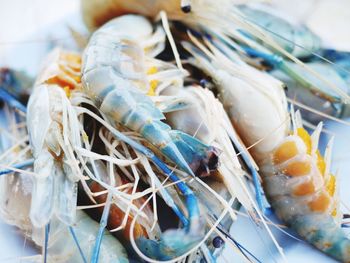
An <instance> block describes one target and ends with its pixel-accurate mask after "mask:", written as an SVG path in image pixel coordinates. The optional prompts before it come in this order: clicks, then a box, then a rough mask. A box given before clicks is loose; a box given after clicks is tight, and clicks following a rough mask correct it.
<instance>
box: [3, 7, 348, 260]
mask: <svg viewBox="0 0 350 263" xmlns="http://www.w3.org/2000/svg"><path fill="white" fill-rule="evenodd" d="M245 2H246V1H238V0H236V1H229V0H219V1H210V0H193V1H189V0H188V1H186V0H182V1H180V0H178V1H176V0H168V1H164V0H157V1H150V0H144V1H141V0H130V1H120V0H108V1H107V0H82V1H81V6H82V10H81V12H82V16H83V18H84V22H85V24H86V26H87V28H89V30H90V32H91V34H90V35H89V37H88V38H87V39H86V41H82V42H81V43H85V42H86V45H85V44H84V45H83V46H82V49H81V50H79V51H72V50H69V49H62V48H60V47H56V48H54V49H53V50H52V51H51V52H50V53H49V54H48V55H47V57H46V59H45V61H43V63H42V67H41V70H40V72H38V74H37V76H36V77H35V79H33V80H31V79H30V77H28V76H26V75H25V74H24V73H23V72H17V71H14V70H11V69H2V70H1V71H0V99H1V100H2V101H3V103H2V105H1V114H2V117H1V118H2V120H3V124H2V127H1V133H0V147H1V153H0V156H1V157H0V167H1V171H0V175H1V177H0V187H1V192H0V216H1V218H2V219H3V220H4V221H5V222H7V223H8V224H11V225H15V226H16V227H17V228H19V229H20V231H21V232H22V233H23V235H25V236H26V238H28V239H30V240H31V241H32V242H33V244H35V246H37V247H38V248H39V249H41V252H40V253H38V255H36V256H31V257H26V258H25V260H26V262H27V261H28V262H45V263H46V262H93V263H97V262H217V261H220V260H223V259H222V253H223V250H224V248H225V247H226V248H227V249H230V250H232V253H235V254H237V255H238V256H239V257H240V259H241V260H242V262H246V261H248V262H261V261H260V260H259V259H258V258H257V257H256V256H254V251H249V250H248V249H247V248H246V247H245V245H246V244H241V243H239V242H238V241H237V240H236V237H235V234H234V233H231V232H230V228H231V226H232V225H233V224H235V222H236V221H237V218H238V216H244V217H248V218H250V219H251V220H252V221H253V222H254V225H255V227H256V228H257V229H259V231H260V232H261V235H262V236H263V238H264V239H266V240H270V241H271V242H272V244H273V246H274V249H275V250H276V251H278V254H279V258H278V260H287V258H286V257H285V255H284V252H283V246H282V244H279V242H278V240H276V238H275V237H274V234H273V232H272V231H271V229H272V228H276V229H278V230H279V231H281V232H283V233H286V234H288V235H289V236H291V237H293V238H300V239H303V240H305V241H306V242H308V243H310V244H311V245H313V246H314V247H315V248H316V249H318V250H320V251H322V252H324V253H325V254H327V255H328V256H330V257H333V258H334V259H336V260H338V261H341V262H350V238H349V237H348V236H347V233H346V231H345V226H346V224H345V223H344V221H343V219H344V218H347V217H348V216H347V214H346V211H342V208H341V207H340V204H341V200H340V197H339V190H342V189H341V187H340V186H339V185H338V179H337V176H336V174H335V173H334V172H332V171H331V163H332V159H331V156H332V145H333V141H334V138H331V139H330V141H329V142H328V144H327V146H326V147H325V149H324V150H321V149H320V147H319V140H320V137H321V135H322V133H323V132H324V128H323V125H322V120H324V119H326V118H328V119H331V120H335V121H338V122H340V123H343V124H344V125H348V123H347V122H346V121H345V120H343V119H342V118H345V117H347V116H348V103H349V101H350V97H349V94H350V92H349V88H348V84H349V80H350V78H349V76H350V75H349V71H348V69H349V65H350V55H349V54H348V53H346V52H340V51H337V50H330V49H325V48H324V47H323V45H322V41H321V40H320V39H319V37H318V36H317V35H315V34H314V33H312V32H311V31H310V30H309V29H308V28H307V27H306V26H304V25H293V24H291V23H289V22H288V21H286V20H284V19H283V18H280V17H277V16H275V15H273V14H272V13H270V12H268V10H263V9H256V8H253V7H251V6H249V5H246V3H245ZM287 87H288V88H287ZM28 97H29V99H28ZM347 212H348V211H347ZM271 213H273V214H274V215H276V216H277V218H278V222H275V221H272V220H271V217H270V215H271ZM285 229H287V230H285ZM289 230H292V231H294V232H286V231H289Z"/></svg>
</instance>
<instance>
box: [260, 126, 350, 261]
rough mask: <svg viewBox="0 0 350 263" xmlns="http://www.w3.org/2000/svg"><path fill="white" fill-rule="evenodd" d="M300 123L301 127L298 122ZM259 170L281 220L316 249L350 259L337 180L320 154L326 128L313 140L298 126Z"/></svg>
mask: <svg viewBox="0 0 350 263" xmlns="http://www.w3.org/2000/svg"><path fill="white" fill-rule="evenodd" d="M299 123H300V122H299ZM295 126H296V127H295V128H294V130H293V131H292V132H291V134H290V135H289V136H287V137H286V138H285V139H284V140H282V141H281V142H280V143H279V145H278V146H277V147H276V148H275V149H274V150H273V152H272V154H271V155H269V157H267V159H265V163H264V164H262V165H261V169H262V173H263V174H264V176H265V177H264V189H265V192H266V195H267V197H268V199H269V201H270V203H271V206H272V207H273V208H274V210H275V212H276V213H277V215H278V217H279V218H281V219H282V220H283V221H285V222H287V223H288V224H290V225H291V227H292V228H294V229H295V230H296V231H297V232H298V234H299V235H301V236H302V237H303V238H305V239H306V240H307V241H309V242H310V243H312V244H313V245H314V246H316V247H317V248H319V249H320V250H322V251H324V252H325V253H327V254H329V255H331V256H332V257H334V258H336V259H338V260H341V261H343V262H349V260H350V240H349V239H348V238H347V237H346V234H345V233H344V232H343V231H342V230H341V228H340V219H341V218H342V214H341V212H340V211H339V200H338V195H337V185H336V183H337V181H336V177H335V176H334V175H333V174H331V173H330V172H329V165H330V148H331V143H330V144H329V146H328V148H327V150H326V156H325V158H323V157H322V155H321V154H320V152H319V150H318V138H319V134H320V130H321V128H322V125H319V126H318V129H316V130H315V132H314V133H313V134H312V135H311V136H310V135H309V134H308V132H307V131H306V130H305V129H304V128H303V127H302V126H301V125H300V124H298V122H297V124H295Z"/></svg>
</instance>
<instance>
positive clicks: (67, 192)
mask: <svg viewBox="0 0 350 263" xmlns="http://www.w3.org/2000/svg"><path fill="white" fill-rule="evenodd" d="M66 170H67V169H65V170H64V171H63V170H61V169H59V170H58V171H59V172H57V173H60V176H58V178H57V181H58V182H57V190H58V192H57V208H58V209H57V211H56V213H57V217H58V218H59V219H60V220H61V221H62V222H64V223H65V224H67V225H73V224H74V223H75V221H76V204H77V199H78V185H77V183H76V182H74V181H72V180H71V179H69V178H68V176H67V175H66V173H67V171H66ZM69 172H71V173H72V171H71V170H70V171H69Z"/></svg>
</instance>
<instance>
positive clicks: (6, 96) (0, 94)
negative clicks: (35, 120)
mask: <svg viewBox="0 0 350 263" xmlns="http://www.w3.org/2000/svg"><path fill="white" fill-rule="evenodd" d="M0 99H2V100H3V101H5V102H7V103H8V104H9V105H10V106H11V107H14V108H17V109H19V110H20V111H22V112H24V113H25V112H26V111H27V109H26V107H25V106H24V105H23V104H22V103H21V102H19V101H18V100H17V99H16V98H15V97H13V96H12V95H11V94H10V93H9V92H7V91H6V90H5V89H3V88H2V87H1V86H0Z"/></svg>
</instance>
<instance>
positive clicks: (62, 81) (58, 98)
mask: <svg viewBox="0 0 350 263" xmlns="http://www.w3.org/2000/svg"><path fill="white" fill-rule="evenodd" d="M74 59H76V58H75V56H74V55H73V54H72V55H71V54H65V53H61V52H60V51H59V50H56V51H54V52H53V53H52V54H51V57H49V59H48V62H49V64H48V65H46V66H45V69H44V70H43V71H42V72H41V74H40V75H39V77H38V79H37V82H36V84H35V87H34V91H33V94H32V95H31V96H30V99H29V103H28V112H27V126H28V131H29V137H30V144H31V147H32V153H33V157H34V159H35V161H34V173H35V174H36V176H35V179H34V186H33V194H32V203H31V210H30V218H31V220H32V223H33V224H34V226H36V227H42V226H43V225H45V224H47V223H48V222H49V220H50V219H51V217H52V216H53V214H56V215H57V217H58V218H59V219H61V220H62V221H63V222H65V223H66V224H68V225H71V224H73V223H74V220H75V210H76V202H77V184H76V183H77V181H78V180H79V179H80V176H79V175H80V174H79V168H78V167H77V165H76V163H75V159H74V156H73V150H72V149H73V148H74V146H79V145H80V133H79V129H78V123H79V122H78V119H77V117H76V114H75V111H74V109H73V107H72V106H71V104H70V102H69V100H68V98H67V94H69V90H70V89H71V88H74V87H76V86H77V85H78V81H79V77H78V76H79V71H77V70H76V69H77V67H76V63H77V61H75V60H74ZM53 61H54V62H53ZM78 61H79V60H78ZM52 62H53V63H52ZM78 63H79V62H78ZM68 72H71V73H70V74H69V73H68ZM67 73H68V74H67Z"/></svg>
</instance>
